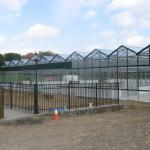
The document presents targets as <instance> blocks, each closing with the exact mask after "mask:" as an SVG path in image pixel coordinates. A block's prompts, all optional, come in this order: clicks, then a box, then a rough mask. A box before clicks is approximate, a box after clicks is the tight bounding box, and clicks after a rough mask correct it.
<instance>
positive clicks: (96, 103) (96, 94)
mask: <svg viewBox="0 0 150 150" xmlns="http://www.w3.org/2000/svg"><path fill="white" fill-rule="evenodd" d="M95 88H96V95H95V96H96V107H97V83H95Z"/></svg>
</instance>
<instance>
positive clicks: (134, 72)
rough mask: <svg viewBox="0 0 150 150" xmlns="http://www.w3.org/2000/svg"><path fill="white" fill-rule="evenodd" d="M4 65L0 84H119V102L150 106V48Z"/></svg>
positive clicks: (123, 48)
mask: <svg viewBox="0 0 150 150" xmlns="http://www.w3.org/2000/svg"><path fill="white" fill-rule="evenodd" d="M63 56H64V55H58V54H56V55H54V56H43V57H41V58H39V59H38V61H37V63H36V62H35V61H34V60H33V59H20V60H12V61H10V62H8V61H7V62H5V63H4V65H3V66H1V68H0V81H1V82H2V83H3V82H11V83H25V84H30V83H35V74H36V72H37V80H38V84H59V85H61V84H67V83H70V82H71V83H78V84H80V83H81V84H95V83H97V84H99V83H103V84H105V83H106V84H109V83H119V99H120V100H123V99H124V100H138V101H145V102H150V45H148V46H146V47H145V48H139V47H131V46H130V47H129V46H123V45H121V46H120V47H118V48H117V49H116V50H114V51H113V52H111V53H110V54H107V53H105V50H103V49H95V50H93V51H92V52H90V53H82V52H81V53H80V52H73V53H72V54H70V55H68V56H66V55H65V57H63Z"/></svg>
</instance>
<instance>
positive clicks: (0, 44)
mask: <svg viewBox="0 0 150 150" xmlns="http://www.w3.org/2000/svg"><path fill="white" fill-rule="evenodd" d="M5 41H6V38H5V37H4V36H2V35H0V46H2V45H4V44H5Z"/></svg>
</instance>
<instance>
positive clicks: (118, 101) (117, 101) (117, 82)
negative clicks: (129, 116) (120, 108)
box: [117, 82, 119, 104]
mask: <svg viewBox="0 0 150 150" xmlns="http://www.w3.org/2000/svg"><path fill="white" fill-rule="evenodd" d="M117 90H118V99H117V103H118V104H119V82H117Z"/></svg>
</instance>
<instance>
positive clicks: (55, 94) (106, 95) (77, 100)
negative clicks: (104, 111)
mask: <svg viewBox="0 0 150 150" xmlns="http://www.w3.org/2000/svg"><path fill="white" fill-rule="evenodd" d="M1 86H3V87H4V101H5V105H6V106H9V107H10V108H11V109H16V110H19V111H24V112H30V113H42V112H47V111H53V110H54V109H58V110H65V109H66V110H71V109H79V108H86V107H89V105H92V106H94V107H96V106H100V105H110V104H118V103H119V84H118V83H103V84H102V83H101V84H99V83H88V84H85V83H80V84H78V83H68V84H38V85H36V84H19V83H5V84H4V83H3V84H1Z"/></svg>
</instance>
